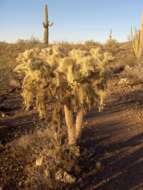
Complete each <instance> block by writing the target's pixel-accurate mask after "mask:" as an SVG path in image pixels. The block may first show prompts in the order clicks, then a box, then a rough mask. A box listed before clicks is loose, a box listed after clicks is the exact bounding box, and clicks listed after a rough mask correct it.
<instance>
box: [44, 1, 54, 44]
mask: <svg viewBox="0 0 143 190" xmlns="http://www.w3.org/2000/svg"><path fill="white" fill-rule="evenodd" d="M52 25H53V23H50V22H49V19H48V6H47V5H45V8H44V22H43V28H44V39H43V40H44V43H45V44H49V27H51V26H52Z"/></svg>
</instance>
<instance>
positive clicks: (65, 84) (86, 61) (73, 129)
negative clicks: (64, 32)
mask: <svg viewBox="0 0 143 190" xmlns="http://www.w3.org/2000/svg"><path fill="white" fill-rule="evenodd" d="M112 60H113V57H112V56H111V54H109V53H107V52H103V51H102V50H101V48H91V49H90V50H88V51H86V50H80V49H72V50H70V51H67V50H66V49H64V48H61V47H60V46H58V45H57V46H53V47H49V48H43V49H40V48H36V49H31V50H27V51H25V52H24V53H21V54H20V55H19V56H18V58H17V61H18V62H19V63H20V64H19V65H18V66H17V67H16V69H15V71H16V72H18V73H20V74H23V75H24V79H23V86H22V89H23V90H22V96H23V99H24V105H25V108H26V110H28V109H30V108H33V109H36V110H37V111H38V113H39V116H40V118H47V116H48V115H49V114H52V116H51V118H52V121H53V122H54V123H56V124H57V125H58V126H60V127H61V126H62V125H63V119H62V118H63V114H64V115H65V123H66V126H67V133H68V143H69V144H76V142H77V140H78V139H79V137H80V134H81V129H82V126H83V117H84V115H85V114H86V113H87V112H88V111H89V110H90V109H91V108H92V107H98V109H99V111H101V110H102V109H103V106H104V104H103V100H104V97H105V90H106V82H107V72H106V65H108V63H109V62H110V61H112ZM49 109H50V111H48V110H49ZM74 114H76V118H75V120H74V117H73V115H74Z"/></svg>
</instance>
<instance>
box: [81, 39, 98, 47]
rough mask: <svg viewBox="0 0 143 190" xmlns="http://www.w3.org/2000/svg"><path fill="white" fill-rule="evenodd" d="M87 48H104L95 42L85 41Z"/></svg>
mask: <svg viewBox="0 0 143 190" xmlns="http://www.w3.org/2000/svg"><path fill="white" fill-rule="evenodd" d="M84 44H85V46H89V47H102V45H101V44H100V43H99V42H95V41H94V40H88V41H85V43H84Z"/></svg>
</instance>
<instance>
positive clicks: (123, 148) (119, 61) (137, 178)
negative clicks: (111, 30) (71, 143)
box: [0, 42, 143, 190]
mask: <svg viewBox="0 0 143 190" xmlns="http://www.w3.org/2000/svg"><path fill="white" fill-rule="evenodd" d="M62 45H63V46H65V47H66V48H71V47H72V48H73V46H74V48H77V47H78V48H82V49H84V48H91V46H92V47H94V46H98V45H99V44H92V43H91V44H90V43H88V44H83V45H82V44H77V45H74V44H62ZM113 45H114V44H113ZM37 46H44V45H42V44H39V43H34V42H33V43H32V42H29V43H24V42H19V43H17V44H7V43H4V42H1V43H0V189H2V190H6V189H7V190H16V189H23V184H22V181H23V180H24V179H25V171H24V167H26V166H27V165H28V164H29V163H30V162H33V160H32V159H33V157H32V156H31V155H32V154H36V153H35V152H34V153H33V152H32V151H36V148H35V146H36V147H38V146H40V144H41V146H42V145H43V144H42V142H41V139H40V138H39V139H37V140H36V141H38V142H39V145H38V142H36V143H35V145H34V146H33V147H34V149H35V150H33V149H32V148H31V147H30V148H29V149H28V148H27V149H26V148H25V147H24V148H23V147H22V145H20V147H21V148H19V144H22V142H23V141H22V139H23V137H25V136H26V138H27V139H30V138H33V135H34V134H36V133H37V130H39V128H41V124H39V123H40V121H39V118H38V116H37V113H36V112H35V111H32V110H31V111H25V110H24V109H23V104H22V97H21V79H19V78H17V76H16V74H15V73H14V72H13V69H14V68H15V66H16V65H17V63H16V57H17V56H18V53H20V52H23V51H24V50H25V49H30V48H33V47H37ZM104 48H105V49H108V50H109V51H111V52H112V53H113V54H114V56H115V58H116V60H115V62H113V63H112V64H111V65H109V67H110V68H111V70H112V76H111V77H110V80H109V81H108V88H107V95H106V99H105V106H104V109H103V111H102V112H100V113H99V112H98V111H97V109H96V108H92V110H91V112H90V113H88V114H87V115H86V117H85V118H84V128H83V132H82V136H81V141H80V142H79V145H80V157H79V160H78V165H79V166H80V171H78V172H77V173H75V174H74V175H75V176H76V181H75V182H74V183H73V184H70V185H64V184H62V185H61V186H60V187H61V189H67V190H68V189H73V190H76V189H77V190H78V189H82V190H142V189H143V160H142V156H143V83H142V82H143V80H142V76H141V75H142V70H141V69H142V66H140V65H137V60H136V59H135V57H134V55H133V53H132V51H131V48H130V44H129V43H128V42H127V43H122V44H118V46H114V47H112V46H109V47H108V46H105V47H104ZM138 71H140V73H139V72H138ZM43 130H44V129H43ZM34 138H35V139H36V137H34ZM43 139H44V138H43ZM24 143H25V141H24ZM28 143H29V141H28ZM43 143H44V142H43ZM29 144H30V143H29ZM24 146H25V145H24ZM31 157H32V158H31ZM97 162H98V164H99V165H100V167H99V168H98V167H97ZM37 175H38V174H37ZM39 178H40V176H39ZM27 189H28V188H27ZM29 189H32V190H34V189H35V188H34V185H33V187H32V186H31V187H29ZM37 189H48V188H46V187H45V186H42V185H41V186H38V188H37ZM58 189H60V188H58Z"/></svg>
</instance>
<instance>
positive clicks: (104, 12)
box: [0, 0, 143, 42]
mask: <svg viewBox="0 0 143 190" xmlns="http://www.w3.org/2000/svg"><path fill="white" fill-rule="evenodd" d="M45 3H47V4H48V7H49V20H51V21H53V22H54V26H53V27H52V28H51V29H50V40H51V41H70V42H82V41H85V40H95V41H100V42H104V41H105V40H106V39H107V37H108V34H109V30H110V29H112V31H113V36H114V38H116V39H117V40H119V41H125V40H127V39H128V36H129V34H130V28H131V25H134V26H136V27H138V26H139V24H140V17H141V14H142V13H143V0H0V41H9V42H14V41H15V40H17V39H29V38H31V36H33V37H36V38H39V39H40V40H42V34H43V33H42V31H43V28H42V21H43V6H44V4H45Z"/></svg>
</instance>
